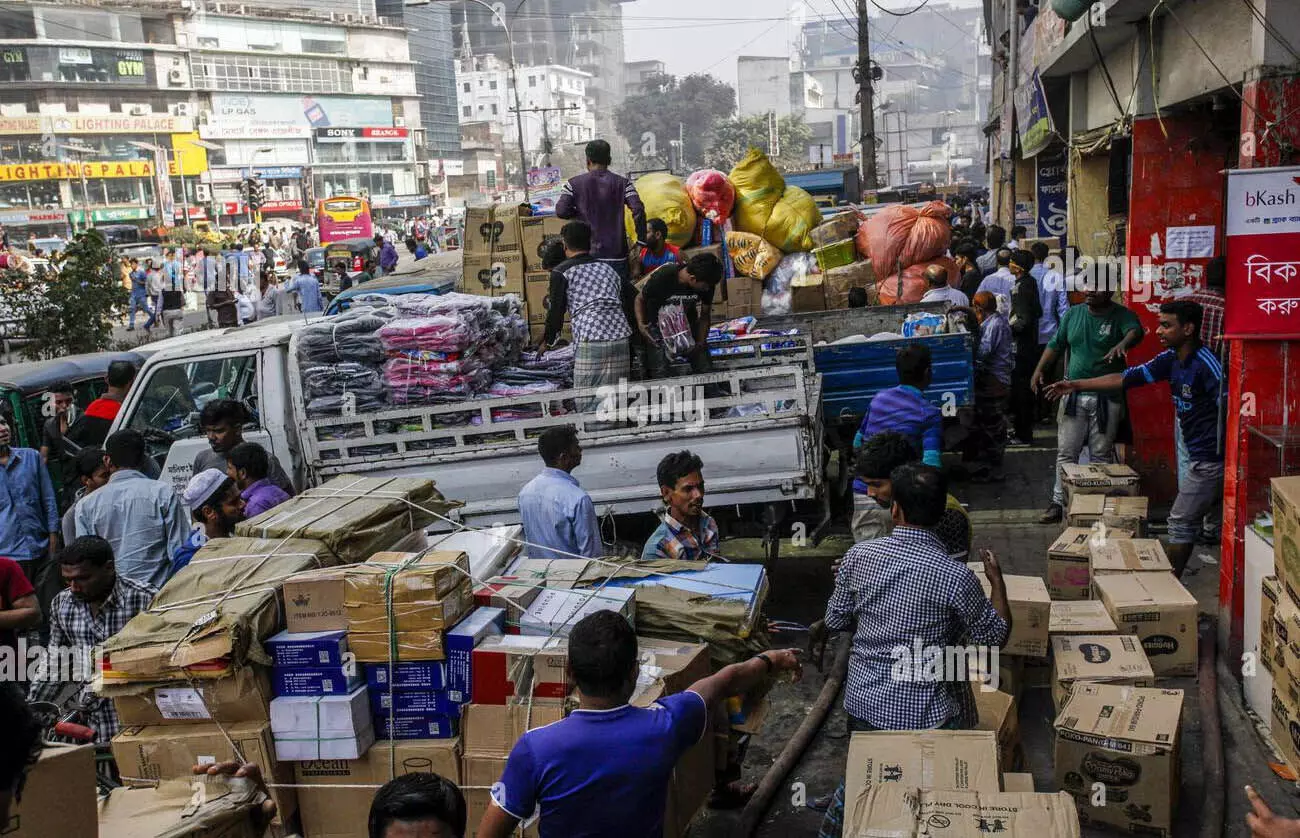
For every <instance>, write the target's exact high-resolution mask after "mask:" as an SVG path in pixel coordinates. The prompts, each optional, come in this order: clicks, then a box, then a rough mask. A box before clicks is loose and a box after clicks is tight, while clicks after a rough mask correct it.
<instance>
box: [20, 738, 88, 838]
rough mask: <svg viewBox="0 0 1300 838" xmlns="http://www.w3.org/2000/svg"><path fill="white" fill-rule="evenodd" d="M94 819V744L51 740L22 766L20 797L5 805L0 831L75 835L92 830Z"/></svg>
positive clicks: (47, 837)
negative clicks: (24, 770) (24, 772)
mask: <svg viewBox="0 0 1300 838" xmlns="http://www.w3.org/2000/svg"><path fill="white" fill-rule="evenodd" d="M13 721H14V720H13V719H9V720H7V721H6V722H5V724H11V723H13ZM5 735H8V733H6V734H5ZM97 820H98V815H97V811H96V803H95V748H94V746H92V745H54V744H50V745H46V746H45V747H44V748H43V749H42V750H41V753H40V756H39V757H37V759H36V764H35V765H33V766H32V767H31V768H29V769H28V770H27V777H26V779H25V780H24V782H23V793H22V797H21V798H20V799H18V800H14V801H13V802H12V803H11V804H10V806H9V820H8V821H3V822H0V834H2V835H4V836H5V838H52V836H56V835H59V836H67V838H80V836H83V835H85V836H93V835H95V834H97V831H98V828H99V827H98V823H97Z"/></svg>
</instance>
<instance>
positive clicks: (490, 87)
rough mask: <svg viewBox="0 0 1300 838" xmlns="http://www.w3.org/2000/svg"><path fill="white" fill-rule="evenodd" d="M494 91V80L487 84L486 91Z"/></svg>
mask: <svg viewBox="0 0 1300 838" xmlns="http://www.w3.org/2000/svg"><path fill="white" fill-rule="evenodd" d="M496 89H497V83H496V80H495V79H493V80H492V81H490V82H488V90H496Z"/></svg>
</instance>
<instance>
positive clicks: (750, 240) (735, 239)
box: [727, 231, 785, 279]
mask: <svg viewBox="0 0 1300 838" xmlns="http://www.w3.org/2000/svg"><path fill="white" fill-rule="evenodd" d="M727 253H728V254H730V256H731V263H732V264H733V265H735V266H736V273H738V274H740V275H741V276H747V277H750V278H752V279H767V275H768V274H770V273H771V272H772V271H774V270H776V266H777V265H778V264H780V262H781V257H782V256H784V255H785V254H783V253H782V252H781V251H779V250H777V249H776V248H775V247H773V245H772V243H771V242H769V241H766V240H765V239H764V238H763V237H762V236H759V235H755V234H754V233H741V232H737V231H732V232H730V233H727Z"/></svg>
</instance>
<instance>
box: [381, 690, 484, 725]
mask: <svg viewBox="0 0 1300 838" xmlns="http://www.w3.org/2000/svg"><path fill="white" fill-rule="evenodd" d="M468 701H469V693H466V692H461V691H460V690H397V689H395V690H393V691H392V692H389V691H388V690H386V689H382V690H371V691H370V709H371V710H372V711H373V713H374V715H376V716H387V715H388V708H389V707H390V706H391V707H392V708H393V715H395V716H403V717H406V716H419V715H422V714H427V713H436V714H438V715H440V716H448V717H450V718H453V719H459V718H460V710H461V705H462V704H465V703H466V702H468Z"/></svg>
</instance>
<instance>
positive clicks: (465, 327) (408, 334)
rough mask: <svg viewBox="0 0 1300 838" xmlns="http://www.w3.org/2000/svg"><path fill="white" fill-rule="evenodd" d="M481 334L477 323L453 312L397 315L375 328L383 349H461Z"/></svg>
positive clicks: (457, 350)
mask: <svg viewBox="0 0 1300 838" xmlns="http://www.w3.org/2000/svg"><path fill="white" fill-rule="evenodd" d="M482 337H483V335H482V332H481V331H480V330H479V328H478V324H476V323H475V322H473V321H472V320H470V319H467V318H462V317H458V316H456V315H454V314H432V315H426V316H422V317H399V318H398V319H396V320H393V321H391V322H389V323H387V324H385V325H384V326H383V328H381V329H380V330H379V340H380V341H381V342H382V343H383V348H384V349H386V350H389V351H391V350H394V349H421V350H433V351H436V352H463V351H464V350H466V349H468V348H470V347H471V346H473V345H474V344H475V343H476V342H477V341H479V340H481V339H482Z"/></svg>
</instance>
